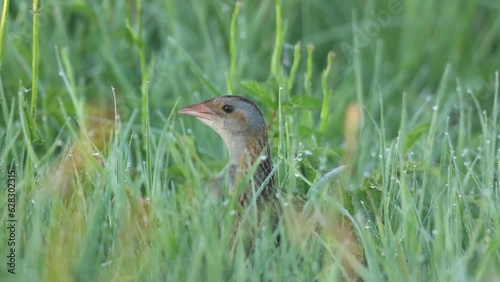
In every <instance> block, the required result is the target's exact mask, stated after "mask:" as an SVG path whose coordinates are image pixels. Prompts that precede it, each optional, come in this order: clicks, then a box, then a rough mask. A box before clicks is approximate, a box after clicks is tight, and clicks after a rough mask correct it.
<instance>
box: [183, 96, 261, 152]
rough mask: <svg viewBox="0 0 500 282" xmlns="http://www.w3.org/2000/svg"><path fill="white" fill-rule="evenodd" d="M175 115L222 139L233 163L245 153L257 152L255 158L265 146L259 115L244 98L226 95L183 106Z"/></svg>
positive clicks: (253, 106)
mask: <svg viewBox="0 0 500 282" xmlns="http://www.w3.org/2000/svg"><path fill="white" fill-rule="evenodd" d="M179 113H180V114H185V115H189V116H193V117H196V118H197V119H199V120H200V121H201V122H203V123H204V124H206V125H208V126H209V127H210V128H212V129H213V130H214V131H215V132H216V133H217V134H219V135H220V136H221V137H222V139H223V140H224V143H225V144H226V146H227V148H228V150H229V153H230V154H231V156H232V158H233V159H234V158H236V159H240V157H241V153H242V152H244V150H245V149H246V150H250V151H258V152H255V153H256V154H257V155H258V154H260V151H262V149H263V147H264V146H266V145H267V130H266V123H265V121H264V117H263V116H262V112H261V111H260V110H259V108H258V107H257V105H255V103H254V102H252V101H250V100H249V99H247V98H244V97H241V96H229V95H228V96H220V97H215V98H212V99H209V100H206V101H203V102H201V103H198V104H194V105H190V106H186V107H184V108H182V109H180V110H179ZM253 147H256V148H253ZM259 147H260V148H259ZM258 149H260V150H258Z"/></svg>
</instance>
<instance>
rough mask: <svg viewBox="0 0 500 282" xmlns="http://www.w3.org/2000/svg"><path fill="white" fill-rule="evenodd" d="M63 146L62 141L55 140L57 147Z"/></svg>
mask: <svg viewBox="0 0 500 282" xmlns="http://www.w3.org/2000/svg"><path fill="white" fill-rule="evenodd" d="M63 144H64V143H63V141H62V140H60V139H57V140H56V146H57V147H61V146H62V145H63Z"/></svg>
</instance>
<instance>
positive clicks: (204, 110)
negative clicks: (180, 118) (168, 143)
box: [179, 102, 217, 125]
mask: <svg viewBox="0 0 500 282" xmlns="http://www.w3.org/2000/svg"><path fill="white" fill-rule="evenodd" d="M179 114H183V115H188V116H193V117H195V118H197V119H199V120H200V121H201V122H203V123H205V124H207V125H208V124H211V123H213V121H214V118H215V117H216V116H217V115H216V114H215V112H214V111H212V109H210V108H209V107H208V106H207V105H206V104H205V102H201V103H198V104H194V105H189V106H186V107H184V108H182V109H180V110H179Z"/></svg>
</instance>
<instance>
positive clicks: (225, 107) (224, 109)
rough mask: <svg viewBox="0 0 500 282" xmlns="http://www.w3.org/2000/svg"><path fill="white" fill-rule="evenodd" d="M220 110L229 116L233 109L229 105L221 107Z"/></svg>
mask: <svg viewBox="0 0 500 282" xmlns="http://www.w3.org/2000/svg"><path fill="white" fill-rule="evenodd" d="M222 110H223V111H224V112H225V113H226V114H230V113H232V112H234V107H233V106H231V105H224V106H222Z"/></svg>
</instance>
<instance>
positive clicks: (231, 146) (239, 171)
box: [226, 130, 274, 194]
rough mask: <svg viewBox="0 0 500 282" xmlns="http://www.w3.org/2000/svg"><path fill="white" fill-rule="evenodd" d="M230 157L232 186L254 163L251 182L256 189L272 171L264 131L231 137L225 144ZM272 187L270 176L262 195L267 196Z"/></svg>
mask: <svg viewBox="0 0 500 282" xmlns="http://www.w3.org/2000/svg"><path fill="white" fill-rule="evenodd" d="M226 145H227V147H228V150H229V153H230V155H231V162H230V168H229V169H230V174H231V175H232V177H234V179H232V182H233V184H234V183H236V182H237V181H238V180H239V179H242V178H243V177H245V176H246V174H247V173H248V172H249V169H250V168H251V167H252V166H253V165H254V164H255V163H256V162H258V164H257V168H256V170H255V172H254V173H253V182H254V185H255V187H256V188H257V189H258V188H260V186H261V185H262V184H263V183H264V181H265V180H266V178H267V177H268V176H269V174H270V173H271V171H272V168H273V163H272V159H271V154H270V148H269V144H268V138H267V132H265V130H263V131H261V132H258V133H257V134H246V135H241V136H233V137H232V140H231V142H229V143H228V142H226ZM273 187H274V177H273V176H271V178H270V179H269V181H268V182H267V184H266V186H265V187H264V190H263V192H262V194H268V193H270V192H271V190H272V189H273Z"/></svg>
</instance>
